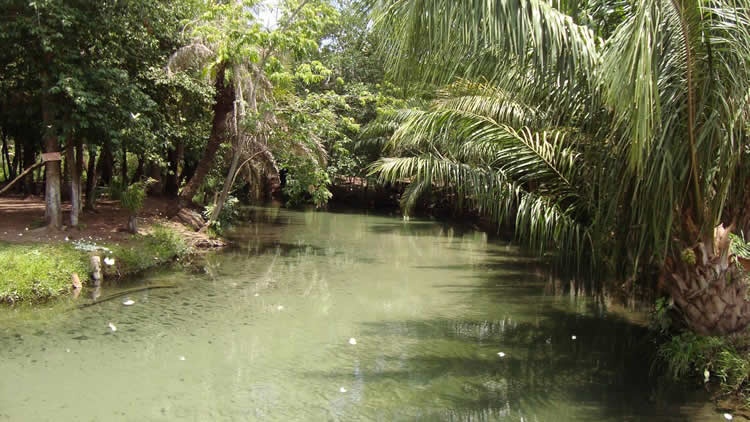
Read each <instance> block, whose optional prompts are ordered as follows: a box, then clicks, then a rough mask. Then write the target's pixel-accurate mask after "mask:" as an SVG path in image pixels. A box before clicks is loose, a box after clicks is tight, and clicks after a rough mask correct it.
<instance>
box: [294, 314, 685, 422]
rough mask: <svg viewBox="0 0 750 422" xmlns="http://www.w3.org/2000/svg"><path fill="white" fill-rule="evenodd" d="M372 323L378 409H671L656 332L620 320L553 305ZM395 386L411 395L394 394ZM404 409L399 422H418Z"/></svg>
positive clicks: (500, 416) (492, 414) (588, 412)
mask: <svg viewBox="0 0 750 422" xmlns="http://www.w3.org/2000/svg"><path fill="white" fill-rule="evenodd" d="M365 326H366V331H365V335H366V336H367V338H368V339H370V340H369V341H377V342H378V344H377V345H374V346H373V349H371V350H368V353H370V354H371V356H370V360H371V362H370V363H369V364H366V365H364V366H365V368H366V369H365V371H364V373H363V378H364V380H365V382H366V385H367V388H368V390H367V391H368V397H369V399H370V402H371V403H370V404H371V405H375V406H376V407H377V404H379V403H380V404H383V405H385V404H386V403H388V405H389V406H391V407H394V406H398V404H399V399H401V400H403V402H402V403H404V404H408V405H413V403H415V402H416V403H420V402H421V403H423V404H424V406H422V407H419V410H418V411H417V410H415V412H416V413H413V414H412V413H409V414H410V415H412V416H414V415H421V416H422V417H427V419H425V420H457V421H458V420H461V421H463V420H466V421H470V420H471V421H473V420H479V421H483V420H506V419H505V418H509V419H507V420H520V419H519V418H520V417H522V416H523V417H525V420H535V419H534V418H538V420H577V419H576V418H577V417H580V416H581V415H585V416H587V417H596V418H599V417H600V418H601V419H607V418H614V419H615V420H622V419H621V418H622V417H638V415H642V416H648V415H652V414H654V412H661V411H664V412H666V411H667V410H666V407H664V408H663V409H662V410H661V411H660V410H659V407H658V406H657V405H656V404H654V403H652V402H650V400H653V399H654V397H655V396H654V392H655V391H656V390H655V388H656V387H655V386H654V385H653V383H652V380H651V379H650V377H649V375H650V374H649V369H650V368H649V362H650V358H651V353H652V344H651V340H650V337H649V335H648V332H647V330H646V329H645V328H643V327H641V326H638V325H634V324H630V323H628V322H626V321H623V320H620V319H616V318H606V317H604V318H603V317H601V316H596V315H583V314H574V313H568V312H563V311H546V312H542V313H540V316H539V318H538V319H537V321H535V322H519V321H517V320H515V319H514V318H513V317H506V318H503V319H498V320H450V319H429V320H406V321H391V322H373V323H367V324H365ZM572 335H576V339H575V340H573V339H572V338H571V336H572ZM498 351H504V352H505V353H506V355H505V357H503V358H499V357H498V356H497V352H498ZM309 375H313V376H315V375H317V376H321V377H325V378H331V377H334V378H335V377H341V378H342V379H346V378H348V377H350V374H345V373H341V374H330V373H326V374H322V373H320V374H315V373H312V374H309ZM393 389H397V390H399V391H408V393H404V394H406V397H399V396H398V395H395V396H394V394H393V393H392V391H391V390H393ZM394 399H395V400H396V402H395V403H394V402H393V400H394ZM667 407H668V406H667ZM668 411H669V412H673V416H674V417H675V420H680V419H679V418H680V417H684V415H682V414H681V413H680V411H679V409H674V408H670V409H668ZM386 413H387V412H386ZM592 413H593V414H594V415H592ZM396 414H397V413H396ZM524 415H526V416H524ZM381 416H382V414H381ZM401 416H402V417H401V418H399V417H396V418H395V419H392V420H409V419H408V418H404V417H403V415H401ZM430 417H432V418H434V419H430ZM550 418H552V419H550ZM592 420H595V419H592Z"/></svg>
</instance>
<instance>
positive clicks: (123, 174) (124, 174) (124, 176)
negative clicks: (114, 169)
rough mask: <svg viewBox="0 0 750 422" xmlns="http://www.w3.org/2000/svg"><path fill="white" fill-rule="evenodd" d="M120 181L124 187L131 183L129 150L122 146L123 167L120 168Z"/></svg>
mask: <svg viewBox="0 0 750 422" xmlns="http://www.w3.org/2000/svg"><path fill="white" fill-rule="evenodd" d="M120 181H121V182H122V187H123V188H124V187H125V186H127V185H128V184H129V183H130V181H129V180H128V150H127V148H125V145H123V146H122V166H121V167H120Z"/></svg>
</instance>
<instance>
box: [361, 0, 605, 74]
mask: <svg viewBox="0 0 750 422" xmlns="http://www.w3.org/2000/svg"><path fill="white" fill-rule="evenodd" d="M375 3H376V6H375V8H374V10H375V17H376V18H375V21H376V28H378V29H380V30H381V31H383V32H384V33H387V34H388V40H389V41H388V42H387V43H386V44H385V45H384V46H383V51H384V53H385V55H386V57H387V66H386V68H391V69H394V73H395V74H396V75H399V76H402V77H408V76H410V75H409V74H410V73H413V72H414V70H415V69H418V68H422V67H424V66H427V67H429V68H431V70H432V72H431V73H429V77H430V78H431V79H433V80H435V81H442V82H445V81H448V80H449V79H450V77H451V76H453V75H455V74H458V73H463V74H464V76H469V77H471V76H478V75H481V74H482V73H485V74H486V72H487V71H488V70H489V71H490V72H492V71H493V70H494V67H495V66H496V64H495V65H492V62H493V61H494V62H495V63H497V62H498V61H502V59H500V58H502V57H504V56H506V55H507V54H510V55H511V56H512V57H513V59H515V60H518V61H519V62H520V64H521V65H522V66H525V65H526V64H531V65H533V66H534V67H535V68H537V69H552V68H554V69H556V71H557V72H558V73H559V74H565V75H567V76H568V77H569V79H573V77H572V76H573V75H575V74H577V73H578V72H579V71H583V72H584V73H587V74H591V72H593V70H594V68H595V65H596V63H597V62H598V60H599V58H598V52H597V42H598V41H597V39H596V37H595V36H594V35H593V34H592V32H591V31H590V30H589V29H588V28H587V27H585V26H580V25H577V24H576V23H575V22H574V21H573V19H572V18H570V17H569V16H567V15H565V14H564V13H562V12H560V11H559V10H557V9H555V8H554V7H553V6H552V5H551V3H549V2H547V1H544V0H504V1H491V2H476V1H472V2H469V1H454V0H380V1H377V2H375ZM487 56H489V57H491V58H493V59H494V60H490V61H489V67H488V66H487V65H486V64H484V65H483V64H482V63H481V62H482V59H483V58H486V57H487ZM435 65H437V66H435Z"/></svg>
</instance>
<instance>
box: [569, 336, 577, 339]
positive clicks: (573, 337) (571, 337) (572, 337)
mask: <svg viewBox="0 0 750 422" xmlns="http://www.w3.org/2000/svg"><path fill="white" fill-rule="evenodd" d="M577 338H578V337H576V336H570V339H571V340H575V339H577Z"/></svg>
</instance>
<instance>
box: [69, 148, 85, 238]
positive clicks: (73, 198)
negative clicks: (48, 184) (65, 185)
mask: <svg viewBox="0 0 750 422" xmlns="http://www.w3.org/2000/svg"><path fill="white" fill-rule="evenodd" d="M66 157H67V161H68V167H69V168H70V227H76V226H78V217H79V216H80V213H81V209H82V207H81V173H82V172H83V144H82V143H81V140H80V139H76V140H75V141H73V140H72V139H71V143H70V144H69V146H68V149H67V153H66Z"/></svg>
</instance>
